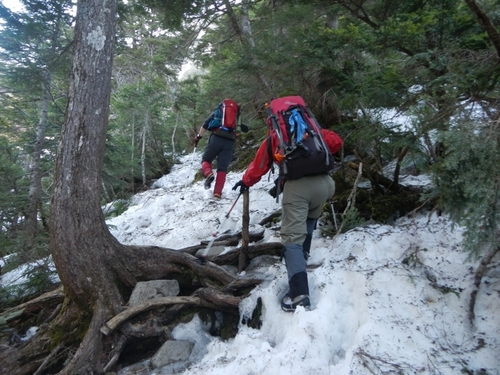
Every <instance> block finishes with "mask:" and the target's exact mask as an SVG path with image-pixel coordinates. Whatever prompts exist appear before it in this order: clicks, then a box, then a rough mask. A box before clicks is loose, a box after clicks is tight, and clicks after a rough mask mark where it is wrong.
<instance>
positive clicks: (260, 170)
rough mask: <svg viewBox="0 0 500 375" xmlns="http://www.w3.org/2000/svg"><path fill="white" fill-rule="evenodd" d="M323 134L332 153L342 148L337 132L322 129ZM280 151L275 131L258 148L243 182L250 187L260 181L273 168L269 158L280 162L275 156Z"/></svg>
mask: <svg viewBox="0 0 500 375" xmlns="http://www.w3.org/2000/svg"><path fill="white" fill-rule="evenodd" d="M321 135H322V136H323V140H324V141H325V144H326V145H327V146H328V148H329V149H330V152H331V153H332V154H335V153H336V152H337V151H339V150H340V148H341V147H342V138H340V137H339V135H338V134H337V133H335V132H333V131H331V130H328V129H321ZM269 141H270V142H271V150H269ZM270 151H271V152H270ZM278 152H279V140H278V137H277V135H276V132H274V131H273V132H272V134H271V135H269V136H268V137H267V138H266V139H265V140H264V142H262V144H261V145H260V147H259V149H258V150H257V153H256V154H255V158H254V159H253V161H252V162H251V163H250V165H249V166H248V168H247V170H246V171H245V173H244V174H243V177H242V181H243V183H244V184H245V185H246V186H249V187H250V186H253V185H255V184H256V183H257V182H259V181H260V179H261V178H262V176H264V175H265V174H266V173H267V172H269V170H270V169H271V166H272V164H273V163H272V162H271V161H270V160H269V159H270V157H272V158H273V162H275V163H277V164H279V161H278V160H276V158H275V157H274V155H276V154H277V153H278ZM271 155H272V156H271Z"/></svg>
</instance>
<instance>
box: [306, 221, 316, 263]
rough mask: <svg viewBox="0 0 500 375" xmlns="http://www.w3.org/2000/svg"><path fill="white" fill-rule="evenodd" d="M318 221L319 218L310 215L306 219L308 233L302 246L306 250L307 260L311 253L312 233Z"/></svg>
mask: <svg viewBox="0 0 500 375" xmlns="http://www.w3.org/2000/svg"><path fill="white" fill-rule="evenodd" d="M317 222H318V219H313V218H311V217H308V218H307V221H306V228H307V235H306V239H305V240H304V243H303V244H302V248H303V251H304V258H305V259H306V260H307V258H309V253H310V252H311V242H312V234H313V232H314V230H315V229H316V223H317Z"/></svg>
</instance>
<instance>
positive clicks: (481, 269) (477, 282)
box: [469, 247, 500, 324]
mask: <svg viewBox="0 0 500 375" xmlns="http://www.w3.org/2000/svg"><path fill="white" fill-rule="evenodd" d="M499 251H500V247H497V248H494V249H491V250H490V251H489V252H487V253H486V254H484V256H483V258H482V259H481V263H479V266H478V267H477V269H476V273H475V274H474V290H473V291H472V292H471V298H470V302H469V321H470V323H471V324H472V323H473V322H474V319H475V314H474V307H475V305H476V297H477V293H478V292H479V288H480V287H481V280H482V279H483V276H484V274H485V273H486V267H488V264H489V263H490V262H491V260H492V259H493V257H494V256H495V255H496V254H497V253H498V252H499Z"/></svg>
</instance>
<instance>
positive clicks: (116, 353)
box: [103, 335, 128, 372]
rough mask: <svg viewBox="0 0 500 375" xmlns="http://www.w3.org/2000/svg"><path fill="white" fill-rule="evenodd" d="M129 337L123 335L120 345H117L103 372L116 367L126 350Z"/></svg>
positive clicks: (119, 341)
mask: <svg viewBox="0 0 500 375" xmlns="http://www.w3.org/2000/svg"><path fill="white" fill-rule="evenodd" d="M127 341H128V340H127V337H126V336H125V335H122V336H121V337H120V339H119V340H118V343H117V344H116V346H115V348H114V349H113V352H112V353H111V359H110V360H109V362H108V363H107V364H106V366H104V369H103V371H104V372H107V371H108V370H109V369H110V368H111V367H113V366H114V364H115V363H116V362H117V361H118V358H120V355H121V353H122V351H123V349H124V348H125V345H126V344H127Z"/></svg>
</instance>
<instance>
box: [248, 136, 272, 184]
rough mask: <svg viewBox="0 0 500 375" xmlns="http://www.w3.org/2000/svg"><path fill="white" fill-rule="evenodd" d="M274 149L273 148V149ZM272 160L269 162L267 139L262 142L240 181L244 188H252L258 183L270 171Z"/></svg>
mask: <svg viewBox="0 0 500 375" xmlns="http://www.w3.org/2000/svg"><path fill="white" fill-rule="evenodd" d="M273 144H274V142H273ZM273 149H274V148H273ZM272 163H273V162H272V160H269V149H268V143H267V139H266V140H264V142H262V144H261V145H260V147H259V149H258V150H257V153H256V154H255V158H254V159H253V160H252V162H251V163H250V165H249V166H248V168H247V170H246V171H245V173H244V174H243V177H242V178H241V180H242V181H243V183H244V184H245V185H246V186H253V185H255V184H256V183H257V182H259V181H260V179H261V177H262V176H264V175H265V174H266V173H267V172H268V171H269V169H271V165H272Z"/></svg>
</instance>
